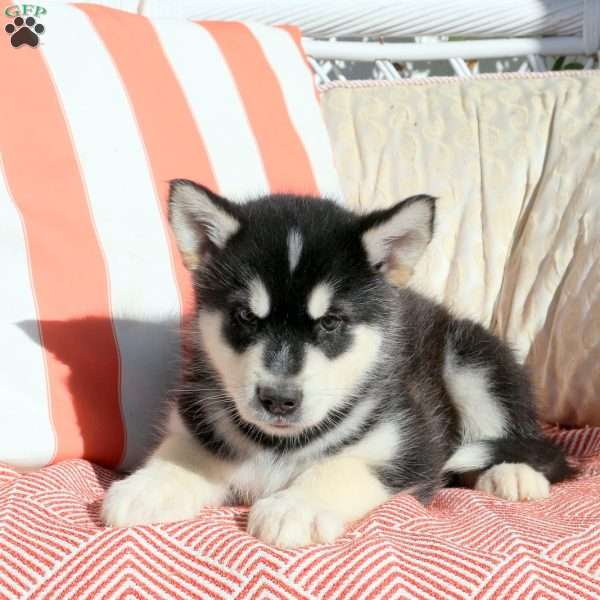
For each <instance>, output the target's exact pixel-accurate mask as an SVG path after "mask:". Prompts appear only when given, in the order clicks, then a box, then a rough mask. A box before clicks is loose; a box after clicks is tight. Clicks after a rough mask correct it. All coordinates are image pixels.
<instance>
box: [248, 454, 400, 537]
mask: <svg viewBox="0 0 600 600" xmlns="http://www.w3.org/2000/svg"><path fill="white" fill-rule="evenodd" d="M390 495H391V493H390V492H389V491H388V490H387V489H386V488H385V486H384V485H382V483H381V482H380V481H379V479H377V477H376V476H375V475H374V474H373V473H372V471H371V469H370V468H369V466H368V465H367V464H366V463H365V462H364V461H362V460H360V459H356V458H349V457H334V458H331V459H329V460H325V461H322V462H320V463H318V464H315V465H313V466H311V467H310V468H309V469H307V470H306V471H305V472H304V473H302V474H301V475H300V476H299V477H298V478H296V479H295V480H294V481H293V482H292V484H291V485H290V486H289V487H288V488H287V489H285V490H282V491H280V492H277V493H275V494H273V495H271V496H268V497H266V498H263V499H262V500H258V502H256V503H255V504H254V506H253V507H252V509H251V510H250V516H249V519H248V532H249V533H250V534H252V535H254V536H256V537H257V538H259V539H260V540H262V541H263V542H265V543H267V544H273V545H276V546H280V547H284V548H293V547H297V546H306V545H308V544H312V543H331V542H333V541H334V540H335V539H336V538H337V537H338V536H339V535H341V534H342V533H343V531H344V529H345V527H346V526H347V525H348V524H349V523H350V522H352V521H355V520H356V519H360V518H361V517H363V516H364V515H365V514H366V513H368V512H369V511H370V510H372V509H373V508H375V507H376V506H378V505H379V504H381V503H383V502H385V501H386V500H387V499H388V498H389V497H390Z"/></svg>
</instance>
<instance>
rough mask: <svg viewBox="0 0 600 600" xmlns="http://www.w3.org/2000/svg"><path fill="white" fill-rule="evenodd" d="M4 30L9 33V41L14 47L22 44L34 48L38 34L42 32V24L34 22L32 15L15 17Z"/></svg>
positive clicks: (37, 40) (38, 39)
mask: <svg viewBox="0 0 600 600" xmlns="http://www.w3.org/2000/svg"><path fill="white" fill-rule="evenodd" d="M4 31H6V33H8V34H9V35H10V43H11V45H12V46H13V47H14V48H18V47H19V46H22V45H23V44H26V45H27V46H31V47H32V48H35V47H36V46H37V45H38V42H39V41H40V38H39V35H40V34H42V33H44V26H43V25H42V24H41V23H37V24H36V22H35V19H34V18H33V17H27V19H23V18H22V17H17V18H16V19H15V20H14V21H13V22H12V23H9V24H8V25H7V26H6V27H5V28H4Z"/></svg>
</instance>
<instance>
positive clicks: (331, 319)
mask: <svg viewBox="0 0 600 600" xmlns="http://www.w3.org/2000/svg"><path fill="white" fill-rule="evenodd" d="M341 324H342V318H341V317H339V316H338V315H325V316H324V317H321V318H320V319H319V325H320V326H321V328H322V329H324V330H325V331H335V330H336V329H337V328H338V327H339V326H340V325H341Z"/></svg>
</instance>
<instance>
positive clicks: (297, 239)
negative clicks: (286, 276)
mask: <svg viewBox="0 0 600 600" xmlns="http://www.w3.org/2000/svg"><path fill="white" fill-rule="evenodd" d="M287 245H288V260H289V263H290V273H293V272H294V270H295V269H296V267H297V266H298V263H299V262H300V256H301V254H302V245H303V240H302V234H301V233H300V232H299V231H298V230H297V229H292V230H291V231H290V232H289V234H288V238H287Z"/></svg>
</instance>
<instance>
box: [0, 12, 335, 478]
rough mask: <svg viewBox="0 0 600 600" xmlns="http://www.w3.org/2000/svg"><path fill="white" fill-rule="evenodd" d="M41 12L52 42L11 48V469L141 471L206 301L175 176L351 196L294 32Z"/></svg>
mask: <svg viewBox="0 0 600 600" xmlns="http://www.w3.org/2000/svg"><path fill="white" fill-rule="evenodd" d="M8 6H9V3H7V2H5V1H3V0H0V9H1V10H0V15H2V17H3V18H5V23H9V22H12V19H13V17H10V18H9V16H7V15H6V14H5V10H6V8H7V7H8ZM42 6H43V8H45V10H46V13H45V14H38V16H37V21H38V22H39V23H41V24H43V26H44V28H45V30H44V32H43V33H42V34H40V44H39V45H38V46H37V47H30V46H28V45H22V46H20V47H18V48H14V47H13V46H12V45H11V44H10V43H9V37H10V36H9V35H5V38H4V39H0V65H2V77H1V83H0V86H1V91H0V144H1V147H0V152H1V154H0V257H1V258H0V265H1V269H2V271H1V273H0V277H1V278H2V286H1V287H2V291H1V293H0V364H1V370H0V461H5V462H8V463H12V464H15V465H17V466H21V467H34V466H39V465H44V464H48V463H52V462H55V461H58V460H61V459H65V458H72V457H83V458H87V459H89V460H92V461H95V462H97V463H100V464H103V465H106V466H119V467H122V468H130V467H132V466H134V465H135V464H136V463H137V462H138V461H139V460H140V458H141V457H142V456H143V453H144V451H145V449H146V448H147V446H148V444H149V443H150V441H151V439H152V431H151V427H150V426H149V425H150V423H151V422H152V421H153V419H154V417H155V416H156V413H157V410H158V406H159V403H160V400H161V397H162V396H163V394H164V392H165V386H166V385H167V382H168V381H169V377H170V374H171V373H172V371H173V369H174V368H176V365H177V357H178V350H179V345H180V338H179V324H180V321H181V318H182V316H183V315H184V314H185V312H186V309H187V308H189V307H190V301H191V295H190V285H189V281H188V277H187V273H186V271H185V270H184V268H183V267H182V265H181V263H180V259H179V255H178V253H177V251H176V249H175V245H174V241H173V239H172V236H171V233H170V231H169V229H168V226H167V221H166V192H167V182H168V180H169V179H171V178H176V177H185V178H189V179H194V180H197V181H199V182H202V183H204V184H205V185H208V186H210V187H211V188H213V189H215V190H216V191H219V192H220V193H222V194H225V195H228V196H230V197H232V198H234V199H240V200H242V199H243V198H244V197H247V196H249V195H252V194H254V193H257V192H266V191H273V192H276V191H295V192H302V193H305V192H306V193H313V194H318V193H321V194H326V195H337V194H338V182H337V177H336V174H335V171H334V166H333V161H332V156H331V149H330V146H329V141H328V138H327V133H326V129H325V126H324V124H323V122H322V117H321V113H320V109H319V105H318V100H317V97H316V94H315V90H314V86H313V82H312V78H311V74H310V72H309V70H308V67H307V66H306V63H305V59H304V57H303V55H302V52H301V50H300V46H299V37H298V34H297V32H295V31H292V30H289V29H282V28H267V27H262V26H258V25H245V24H242V23H235V22H229V23H219V22H205V23H193V22H186V21H174V20H173V21H172V20H155V21H151V20H149V19H147V18H145V17H142V16H138V15H133V14H129V13H125V12H120V11H117V10H113V9H109V8H104V7H99V6H94V5H87V4H83V5H57V4H43V3H42ZM8 12H9V13H10V12H13V11H10V10H9V11H8ZM41 12H42V11H38V13H41ZM5 23H3V24H2V33H3V34H4V25H5Z"/></svg>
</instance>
